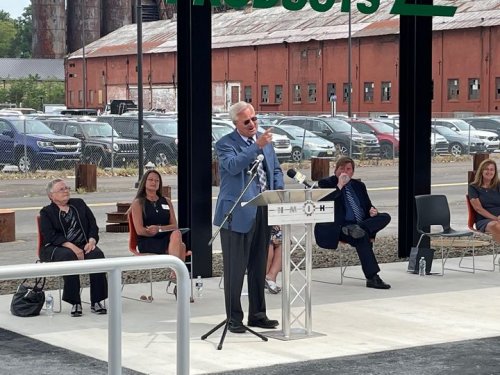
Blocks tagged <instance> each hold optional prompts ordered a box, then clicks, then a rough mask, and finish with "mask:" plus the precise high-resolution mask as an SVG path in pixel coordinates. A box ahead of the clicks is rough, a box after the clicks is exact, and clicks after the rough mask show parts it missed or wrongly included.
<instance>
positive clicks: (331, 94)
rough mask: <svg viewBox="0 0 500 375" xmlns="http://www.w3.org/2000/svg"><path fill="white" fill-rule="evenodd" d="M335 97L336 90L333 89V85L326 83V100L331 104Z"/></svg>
mask: <svg viewBox="0 0 500 375" xmlns="http://www.w3.org/2000/svg"><path fill="white" fill-rule="evenodd" d="M336 95H337V89H336V88H335V83H327V84H326V100H328V101H329V102H331V101H332V100H333V99H334V98H335V96H336ZM335 99H336V98H335Z"/></svg>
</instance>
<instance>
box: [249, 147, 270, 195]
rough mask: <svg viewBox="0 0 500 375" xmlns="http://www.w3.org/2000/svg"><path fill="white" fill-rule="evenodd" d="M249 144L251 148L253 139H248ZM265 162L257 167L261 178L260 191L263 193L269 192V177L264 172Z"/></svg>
mask: <svg viewBox="0 0 500 375" xmlns="http://www.w3.org/2000/svg"><path fill="white" fill-rule="evenodd" d="M247 143H248V145H249V146H250V145H251V144H252V143H254V140H253V138H248V139H247ZM262 163H263V162H260V163H259V165H258V166H257V174H258V176H259V186H260V191H261V192H263V191H265V190H267V176H266V171H265V170H264V166H263V165H262Z"/></svg>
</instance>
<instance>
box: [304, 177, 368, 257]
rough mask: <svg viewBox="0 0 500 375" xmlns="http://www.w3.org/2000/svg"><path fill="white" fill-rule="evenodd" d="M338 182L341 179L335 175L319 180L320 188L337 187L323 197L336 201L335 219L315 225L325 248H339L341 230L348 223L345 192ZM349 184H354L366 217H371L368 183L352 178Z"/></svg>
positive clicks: (323, 199)
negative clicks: (346, 220) (346, 219)
mask: <svg viewBox="0 0 500 375" xmlns="http://www.w3.org/2000/svg"><path fill="white" fill-rule="evenodd" d="M338 182H339V179H338V177H337V176H335V175H333V176H331V177H327V178H324V179H322V180H320V181H318V186H319V187H320V188H325V189H326V188H330V189H332V188H336V190H335V191H333V192H332V193H330V194H328V195H327V196H326V197H324V198H322V199H321V200H322V201H332V200H333V201H334V202H335V221H333V222H330V223H318V224H316V226H315V227H314V236H315V238H316V243H317V244H318V245H319V246H321V247H322V248H325V249H336V248H337V246H338V244H339V237H340V230H341V228H342V227H343V226H344V225H346V222H345V214H346V207H345V201H344V194H343V193H342V190H341V189H339V188H337V184H338ZM349 184H350V185H351V186H352V189H353V190H354V192H355V193H356V196H357V197H358V199H359V204H360V206H361V208H362V210H363V211H364V215H365V217H370V208H372V207H373V206H372V202H371V201H370V197H369V196H368V192H367V190H366V185H365V184H364V183H362V182H361V181H359V180H355V179H351V181H350V182H349ZM344 188H345V187H344ZM350 224H352V223H350Z"/></svg>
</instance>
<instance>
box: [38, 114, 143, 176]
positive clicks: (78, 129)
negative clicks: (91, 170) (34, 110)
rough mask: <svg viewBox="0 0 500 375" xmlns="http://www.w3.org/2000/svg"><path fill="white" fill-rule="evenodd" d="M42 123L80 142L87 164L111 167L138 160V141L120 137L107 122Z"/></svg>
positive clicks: (60, 121)
mask: <svg viewBox="0 0 500 375" xmlns="http://www.w3.org/2000/svg"><path fill="white" fill-rule="evenodd" d="M42 122H43V123H45V124H46V125H47V126H48V127H49V128H51V129H52V130H53V131H54V132H55V133H56V134H61V135H69V136H72V137H75V138H78V139H80V140H81V141H82V160H83V161H84V162H86V163H92V164H96V165H98V166H101V167H110V166H111V165H113V166H122V165H125V164H127V163H131V162H138V161H139V142H138V141H137V140H136V139H128V138H122V137H120V135H119V134H118V133H117V132H116V131H115V130H114V129H113V128H112V127H111V125H109V124H108V123H107V122H97V121H85V120H83V121H82V120H76V119H68V120H61V119H56V120H53V119H47V120H42ZM112 160H113V163H111V161H112Z"/></svg>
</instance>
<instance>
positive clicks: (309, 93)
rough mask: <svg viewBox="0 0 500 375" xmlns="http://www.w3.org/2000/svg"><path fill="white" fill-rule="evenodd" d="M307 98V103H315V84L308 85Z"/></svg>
mask: <svg viewBox="0 0 500 375" xmlns="http://www.w3.org/2000/svg"><path fill="white" fill-rule="evenodd" d="M307 96H308V99H309V103H316V84H315V83H309V84H308V85H307Z"/></svg>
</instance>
